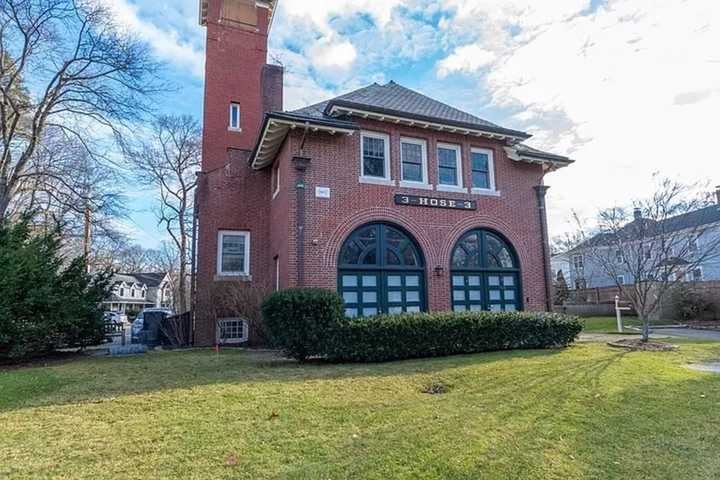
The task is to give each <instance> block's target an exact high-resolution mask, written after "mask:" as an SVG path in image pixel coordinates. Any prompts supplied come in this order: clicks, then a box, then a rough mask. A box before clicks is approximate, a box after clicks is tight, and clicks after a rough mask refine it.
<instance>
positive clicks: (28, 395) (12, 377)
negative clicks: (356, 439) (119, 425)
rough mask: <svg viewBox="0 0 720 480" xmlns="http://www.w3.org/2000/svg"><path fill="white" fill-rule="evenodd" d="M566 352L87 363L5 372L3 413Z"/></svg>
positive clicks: (227, 353) (209, 355)
mask: <svg viewBox="0 0 720 480" xmlns="http://www.w3.org/2000/svg"><path fill="white" fill-rule="evenodd" d="M561 352H563V349H547V350H513V351H500V352H487V353H479V354H473V355H457V356H449V357H435V358H428V359H413V360H402V361H395V362H387V363H368V364H334V363H329V362H324V361H313V362H306V363H299V362H296V361H294V360H291V359H287V358H283V357H282V356H280V354H279V353H276V352H272V351H254V350H239V349H238V350H235V349H225V350H223V351H222V352H220V353H219V354H218V353H215V352H214V351H212V350H210V349H193V350H187V351H175V352H162V353H150V354H147V355H143V356H138V357H125V358H107V357H98V358H89V359H84V360H79V361H76V362H72V363H66V364H61V365H51V366H47V367H44V368H23V369H17V370H6V371H0V412H2V411H9V410H16V409H22V408H32V407H37V406H49V405H63V404H69V403H77V402H86V401H93V402H97V401H102V400H103V399H107V398H113V397H116V396H119V395H134V394H143V393H151V392H159V391H163V390H170V389H191V388H193V387H199V386H204V385H213V384H255V383H262V382H272V383H302V382H310V381H326V380H327V381H331V380H338V379H339V380H342V379H355V378H367V379H372V378H382V377H388V376H398V375H418V374H420V375H422V374H427V375H430V374H434V373H437V372H439V371H446V370H452V369H455V368H463V367H470V366H479V365H484V364H489V363H492V362H498V361H507V360H512V359H536V358H551V357H553V356H555V355H558V354H560V353H561Z"/></svg>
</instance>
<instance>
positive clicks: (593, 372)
mask: <svg viewBox="0 0 720 480" xmlns="http://www.w3.org/2000/svg"><path fill="white" fill-rule="evenodd" d="M719 357H720V344H711V343H697V342H695V343H691V342H683V343H681V346H680V349H679V350H678V351H677V352H671V353H642V352H626V351H620V350H615V349H611V348H609V347H607V346H605V345H604V344H601V343H590V344H580V345H577V346H574V347H571V348H569V349H566V350H547V351H524V352H504V353H490V354H481V355H469V356H458V357H450V358H442V359H432V360H416V361H405V362H395V363H387V364H377V365H324V364H309V365H299V364H296V363H294V362H291V361H286V360H281V359H278V358H276V357H274V356H273V355H272V354H270V353H260V352H245V351H239V350H237V351H234V350H225V351H223V352H222V353H221V354H220V355H216V354H215V353H213V352H211V351H209V350H193V351H186V352H175V353H152V354H148V355H145V356H142V357H134V358H124V359H123V358H95V359H87V360H81V361H77V362H72V363H66V364H57V365H52V366H48V367H45V368H27V369H19V370H11V371H4V372H2V371H0V478H3V479H20V478H27V479H43V478H48V479H49V478H52V479H65V478H67V479H138V478H163V479H166V478H178V479H217V478H221V479H222V478H227V479H230V478H232V479H243V478H247V479H265V478H283V479H284V478H287V479H383V480H386V479H416V478H428V479H630V480H632V479H672V480H683V479H693V480H697V479H717V478H720V455H717V445H720V377H717V376H713V375H712V374H708V373H700V372H695V371H691V370H689V369H686V368H685V367H684V365H685V364H687V363H688V362H692V361H698V360H701V359H712V358H719ZM437 386H442V387H443V388H444V389H446V390H447V392H446V393H444V394H440V395H430V394H428V393H423V390H425V391H433V390H437V389H436V388H434V387H437ZM439 390H442V389H439ZM229 464H230V465H229Z"/></svg>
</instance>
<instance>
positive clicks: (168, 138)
mask: <svg viewBox="0 0 720 480" xmlns="http://www.w3.org/2000/svg"><path fill="white" fill-rule="evenodd" d="M128 156H129V158H130V161H131V162H132V164H133V165H134V168H135V172H136V176H137V178H138V180H139V181H140V182H141V183H143V184H146V185H152V186H154V187H155V188H156V189H157V192H158V196H159V202H158V206H157V208H156V210H155V212H156V215H157V218H158V222H159V224H160V225H162V226H163V227H164V228H165V230H166V231H167V233H168V235H169V236H170V238H171V239H172V242H173V244H174V245H175V247H176V248H177V252H178V257H179V263H178V273H177V290H176V291H177V293H178V295H179V297H178V306H179V307H180V308H179V310H180V311H185V310H187V309H188V306H189V302H188V300H189V296H188V293H187V284H188V281H187V280H188V278H187V277H188V271H189V265H190V243H191V242H190V240H191V235H192V220H193V202H194V190H195V187H196V186H197V171H198V170H199V168H200V160H201V129H200V125H199V123H198V122H197V120H195V119H194V118H192V117H189V116H180V117H177V116H162V117H160V118H158V119H157V121H156V122H155V124H154V126H153V131H152V133H151V135H150V136H149V138H148V139H146V140H145V141H143V142H141V145H140V147H139V148H137V149H134V150H130V151H128Z"/></svg>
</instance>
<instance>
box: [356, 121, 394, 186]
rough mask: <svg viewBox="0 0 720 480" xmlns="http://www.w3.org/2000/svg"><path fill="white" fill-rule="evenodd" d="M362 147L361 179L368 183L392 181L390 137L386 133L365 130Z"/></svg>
mask: <svg viewBox="0 0 720 480" xmlns="http://www.w3.org/2000/svg"><path fill="white" fill-rule="evenodd" d="M360 148H361V155H360V158H361V160H360V163H361V165H360V178H361V180H362V181H365V182H368V183H383V184H389V183H391V182H392V181H391V179H390V137H389V136H388V135H385V134H384V133H374V132H363V133H362V135H361V140H360Z"/></svg>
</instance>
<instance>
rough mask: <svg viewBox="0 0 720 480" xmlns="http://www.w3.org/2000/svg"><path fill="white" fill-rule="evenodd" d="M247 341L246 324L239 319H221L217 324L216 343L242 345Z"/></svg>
mask: <svg viewBox="0 0 720 480" xmlns="http://www.w3.org/2000/svg"><path fill="white" fill-rule="evenodd" d="M247 341H248V324H247V322H246V321H245V320H243V319H241V318H221V319H219V320H218V322H217V343H218V344H227V343H243V342H247Z"/></svg>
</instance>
